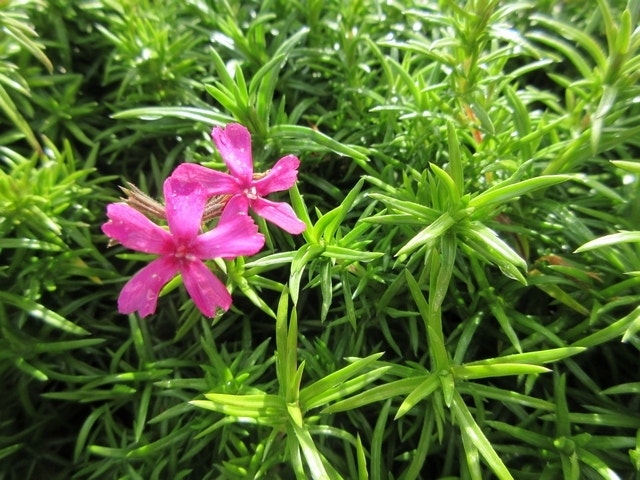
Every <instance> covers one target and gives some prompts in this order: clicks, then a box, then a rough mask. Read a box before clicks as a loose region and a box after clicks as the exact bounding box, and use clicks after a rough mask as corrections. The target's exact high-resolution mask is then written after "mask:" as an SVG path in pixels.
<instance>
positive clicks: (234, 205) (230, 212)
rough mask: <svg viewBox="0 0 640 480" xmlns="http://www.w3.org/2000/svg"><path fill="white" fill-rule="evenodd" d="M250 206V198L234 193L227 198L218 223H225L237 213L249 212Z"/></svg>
mask: <svg viewBox="0 0 640 480" xmlns="http://www.w3.org/2000/svg"><path fill="white" fill-rule="evenodd" d="M250 206H251V200H249V198H247V197H246V196H245V195H234V196H233V197H231V198H230V199H229V201H228V202H227V204H226V205H225V207H224V210H223V211H222V215H221V216H220V222H219V223H225V222H226V221H227V220H231V219H232V218H235V216H236V215H237V214H245V215H247V214H248V213H249V207H250Z"/></svg>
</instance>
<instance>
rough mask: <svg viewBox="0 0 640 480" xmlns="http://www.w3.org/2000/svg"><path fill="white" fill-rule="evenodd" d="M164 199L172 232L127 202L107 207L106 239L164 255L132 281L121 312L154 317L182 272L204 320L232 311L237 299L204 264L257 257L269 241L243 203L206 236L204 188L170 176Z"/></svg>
mask: <svg viewBox="0 0 640 480" xmlns="http://www.w3.org/2000/svg"><path fill="white" fill-rule="evenodd" d="M164 198H165V209H166V217H167V223H168V225H169V230H166V229H164V228H162V227H160V226H158V225H156V224H155V223H153V222H152V221H151V220H149V219H148V218H147V217H145V216H144V215H143V214H142V213H140V212H138V211H137V210H135V209H134V208H132V207H130V206H129V205H127V204H125V203H112V204H110V205H108V206H107V216H108V217H109V221H108V222H107V223H105V224H104V225H103V226H102V231H103V232H104V233H105V235H107V236H108V237H110V238H112V239H113V240H116V241H118V242H120V243H121V244H122V245H124V246H125V247H127V248H130V249H132V250H137V251H140V252H145V253H153V254H157V255H160V257H159V258H157V259H155V260H153V261H152V262H151V263H150V264H149V265H147V266H146V267H144V268H143V269H142V270H140V271H139V272H138V273H136V274H135V275H134V276H133V277H132V278H131V279H130V280H129V281H128V282H127V284H126V285H125V286H124V288H123V289H122V291H121V292H120V296H119V298H118V310H119V311H120V313H133V312H135V311H138V312H139V313H140V315H141V316H142V317H144V316H146V315H149V314H152V313H154V312H155V311H156V305H157V303H158V295H159V294H160V290H161V289H162V287H163V286H164V285H165V284H166V283H167V282H168V281H169V280H171V279H172V278H173V277H174V276H175V275H176V274H178V273H179V274H181V275H182V281H183V283H184V286H185V288H186V289H187V292H188V293H189V295H190V296H191V298H192V299H193V301H194V303H195V304H196V306H197V307H198V308H199V309H200V311H201V312H202V313H203V314H204V315H206V316H208V317H213V316H214V315H215V313H216V309H217V307H221V308H223V309H224V310H228V309H229V307H230V306H231V295H229V292H228V291H227V289H226V287H225V286H224V284H223V283H222V282H221V281H220V280H218V278H217V277H216V276H215V275H214V274H213V273H211V271H210V270H209V269H208V268H207V267H206V265H205V264H204V263H203V260H208V259H212V258H234V257H237V256H240V255H252V254H254V253H256V252H258V251H259V250H260V249H261V248H262V247H263V245H264V236H263V235H262V234H260V233H258V227H257V225H256V224H255V223H254V222H253V220H252V219H251V217H249V216H248V215H247V214H246V212H244V211H242V209H241V208H239V207H241V206H240V205H238V204H237V202H230V203H229V204H227V207H226V209H225V211H224V212H223V214H222V216H221V217H220V220H219V222H218V224H217V226H216V227H215V228H213V229H212V230H210V231H208V232H206V233H202V234H200V222H201V220H202V214H203V211H204V208H205V203H206V201H207V195H206V192H205V191H204V189H203V188H202V186H200V185H199V184H196V183H190V182H184V181H182V180H179V179H177V178H172V177H169V178H168V179H167V180H166V181H165V182H164Z"/></svg>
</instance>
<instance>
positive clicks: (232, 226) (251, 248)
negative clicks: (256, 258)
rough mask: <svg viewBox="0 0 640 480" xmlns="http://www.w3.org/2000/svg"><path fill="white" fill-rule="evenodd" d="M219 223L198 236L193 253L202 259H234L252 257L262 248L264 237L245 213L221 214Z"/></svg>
mask: <svg viewBox="0 0 640 480" xmlns="http://www.w3.org/2000/svg"><path fill="white" fill-rule="evenodd" d="M223 217H225V218H221V220H220V223H218V225H217V226H216V228H214V229H213V230H210V231H208V232H206V233H203V234H202V235H200V236H199V237H198V239H197V241H196V243H195V244H194V245H193V253H194V254H195V255H197V256H198V257H200V258H202V259H209V258H227V259H230V258H235V257H239V256H241V255H253V254H254V253H257V252H259V251H260V249H261V248H262V247H263V246H264V235H262V234H261V233H258V226H257V225H256V224H255V222H254V221H253V219H252V218H251V217H250V216H249V215H247V214H246V213H240V212H238V213H235V214H227V213H223Z"/></svg>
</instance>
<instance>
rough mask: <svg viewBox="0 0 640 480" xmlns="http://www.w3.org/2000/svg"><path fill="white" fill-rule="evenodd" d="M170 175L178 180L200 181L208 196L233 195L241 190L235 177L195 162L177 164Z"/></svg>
mask: <svg viewBox="0 0 640 480" xmlns="http://www.w3.org/2000/svg"><path fill="white" fill-rule="evenodd" d="M171 176H172V177H174V178H179V179H180V180H186V181H190V182H197V183H200V184H201V185H202V186H203V187H204V188H205V190H206V191H207V195H208V196H209V197H212V196H214V195H226V194H231V195H233V194H236V193H241V192H242V191H243V189H242V188H241V187H240V186H239V182H238V180H237V179H236V178H235V177H233V176H231V175H229V174H228V173H222V172H218V171H217V170H213V169H212V168H207V167H203V166H202V165H196V164H195V163H182V164H180V165H178V166H177V167H176V169H175V170H174V171H173V173H172V174H171Z"/></svg>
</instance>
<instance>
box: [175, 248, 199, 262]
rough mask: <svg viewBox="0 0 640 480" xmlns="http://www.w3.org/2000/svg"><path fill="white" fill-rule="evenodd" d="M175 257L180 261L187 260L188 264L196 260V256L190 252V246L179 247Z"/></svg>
mask: <svg viewBox="0 0 640 480" xmlns="http://www.w3.org/2000/svg"><path fill="white" fill-rule="evenodd" d="M175 257H176V258H177V259H178V260H186V261H187V262H192V261H194V260H195V259H196V256H195V255H194V254H193V253H191V252H190V251H189V246H188V245H178V247H177V248H176V253H175Z"/></svg>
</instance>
